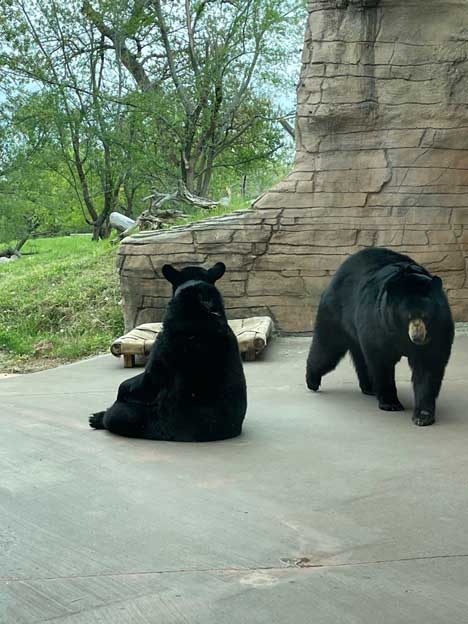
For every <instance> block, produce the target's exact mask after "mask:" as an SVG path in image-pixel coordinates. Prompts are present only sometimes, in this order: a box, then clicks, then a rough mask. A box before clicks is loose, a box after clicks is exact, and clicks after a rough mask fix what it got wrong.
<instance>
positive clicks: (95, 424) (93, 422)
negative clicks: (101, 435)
mask: <svg viewBox="0 0 468 624" xmlns="http://www.w3.org/2000/svg"><path fill="white" fill-rule="evenodd" d="M104 414H105V412H96V413H95V414H93V415H92V416H90V417H89V426H90V427H92V428H93V429H105V427H104Z"/></svg>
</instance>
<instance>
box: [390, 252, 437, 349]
mask: <svg viewBox="0 0 468 624" xmlns="http://www.w3.org/2000/svg"><path fill="white" fill-rule="evenodd" d="M445 302H446V299H445V295H444V293H443V285H442V280H441V279H440V277H437V275H431V274H430V273H429V272H428V271H426V270H425V269H423V268H422V267H420V266H419V265H416V264H414V265H413V264H412V265H406V266H403V267H400V268H399V269H398V270H397V271H396V272H395V273H394V274H393V275H391V276H390V277H389V278H388V280H387V281H386V284H385V306H384V307H385V310H386V315H387V318H388V320H389V321H390V322H391V324H392V325H393V326H394V329H395V330H397V331H398V333H400V332H402V331H404V332H405V334H407V336H408V337H409V339H410V340H411V342H412V343H413V344H415V345H419V346H422V345H425V344H427V343H428V342H430V340H431V337H432V335H433V334H434V332H437V331H438V328H437V326H438V323H439V322H440V320H441V313H442V314H445V309H444V311H441V306H444V304H445ZM444 307H445V306H444Z"/></svg>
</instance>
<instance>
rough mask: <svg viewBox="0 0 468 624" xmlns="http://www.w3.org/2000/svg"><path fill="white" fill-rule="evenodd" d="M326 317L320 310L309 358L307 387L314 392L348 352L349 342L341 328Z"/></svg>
mask: <svg viewBox="0 0 468 624" xmlns="http://www.w3.org/2000/svg"><path fill="white" fill-rule="evenodd" d="M325 316H326V315H325V313H324V312H323V311H321V310H319V313H318V314H317V321H316V324H315V331H314V337H313V340H312V344H311V346H310V351H309V355H308V358H307V368H306V382H307V387H308V388H309V390H313V391H314V392H317V390H318V389H319V387H320V383H321V381H322V377H323V376H324V375H326V374H327V373H329V372H330V371H332V370H333V369H334V368H336V365H337V364H338V362H339V361H340V360H341V359H342V358H343V357H344V356H345V354H346V352H347V350H348V341H347V339H346V336H345V335H344V334H343V332H342V331H341V329H340V327H338V326H336V324H334V323H331V322H330V321H329V320H327V319H325V318H324V317H325Z"/></svg>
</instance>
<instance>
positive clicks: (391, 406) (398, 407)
mask: <svg viewBox="0 0 468 624" xmlns="http://www.w3.org/2000/svg"><path fill="white" fill-rule="evenodd" d="M379 409H381V410H383V411H384V412H403V411H404V409H405V408H404V407H403V405H402V404H401V403H400V401H398V400H397V401H393V402H392V403H385V402H382V403H379Z"/></svg>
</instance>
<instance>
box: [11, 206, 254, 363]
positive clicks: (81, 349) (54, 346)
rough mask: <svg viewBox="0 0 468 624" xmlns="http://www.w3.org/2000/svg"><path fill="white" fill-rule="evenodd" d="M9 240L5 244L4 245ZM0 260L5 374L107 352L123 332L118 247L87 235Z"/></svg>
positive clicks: (30, 246)
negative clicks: (12, 258)
mask: <svg viewBox="0 0 468 624" xmlns="http://www.w3.org/2000/svg"><path fill="white" fill-rule="evenodd" d="M249 204H250V202H249V201H242V200H239V199H236V198H233V201H232V204H231V205H230V206H229V207H226V206H220V207H219V208H215V209H214V210H210V211H209V212H208V211H206V210H197V211H193V212H191V213H190V214H189V215H187V216H186V217H184V218H183V219H180V221H179V222H178V224H185V223H190V222H193V221H198V220H200V219H206V218H211V217H218V216H222V215H225V214H226V213H229V212H232V211H233V210H237V209H239V208H242V209H245V208H248V206H249ZM5 246H6V245H2V247H5ZM22 252H23V253H25V254H32V255H25V256H23V257H22V258H21V260H18V261H15V262H11V263H8V264H0V373H8V372H28V371H32V370H41V369H44V368H50V367H51V366H54V365H57V364H60V363H63V362H71V361H73V360H77V359H79V358H82V357H86V356H89V355H93V354H96V353H99V352H102V351H107V350H108V349H109V346H110V344H111V342H112V340H113V339H114V338H115V337H117V336H119V335H121V334H122V333H123V318H122V311H121V306H120V303H119V302H120V291H119V284H118V277H117V272H116V269H115V258H116V252H117V246H116V245H112V244H111V243H109V242H102V241H101V242H98V243H93V242H92V241H91V238H90V236H68V237H67V236H64V237H61V238H43V239H35V240H32V241H28V242H27V243H26V245H25V246H24V247H23V249H22Z"/></svg>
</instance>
